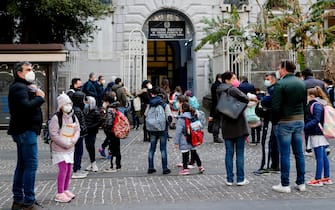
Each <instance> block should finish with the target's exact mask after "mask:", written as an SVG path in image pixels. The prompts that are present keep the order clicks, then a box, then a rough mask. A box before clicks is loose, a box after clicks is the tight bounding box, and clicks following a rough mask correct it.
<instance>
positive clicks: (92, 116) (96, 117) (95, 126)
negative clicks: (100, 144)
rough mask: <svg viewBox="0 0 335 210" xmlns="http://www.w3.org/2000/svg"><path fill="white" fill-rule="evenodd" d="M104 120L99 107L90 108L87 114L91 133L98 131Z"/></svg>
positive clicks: (88, 128)
mask: <svg viewBox="0 0 335 210" xmlns="http://www.w3.org/2000/svg"><path fill="white" fill-rule="evenodd" d="M102 122H103V120H102V117H101V114H100V112H99V111H98V110H97V109H92V110H90V111H89V112H88V113H87V115H86V125H87V130H88V132H89V133H98V131H99V127H100V126H101V124H102Z"/></svg>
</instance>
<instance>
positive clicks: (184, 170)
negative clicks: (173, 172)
mask: <svg viewBox="0 0 335 210" xmlns="http://www.w3.org/2000/svg"><path fill="white" fill-rule="evenodd" d="M178 174H179V175H182V176H184V175H189V174H190V169H183V170H180V171H179V173H178Z"/></svg>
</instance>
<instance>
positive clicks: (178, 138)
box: [174, 112, 193, 150]
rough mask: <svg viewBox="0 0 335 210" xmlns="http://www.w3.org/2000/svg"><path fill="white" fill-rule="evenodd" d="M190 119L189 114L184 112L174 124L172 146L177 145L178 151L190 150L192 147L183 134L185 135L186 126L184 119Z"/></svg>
mask: <svg viewBox="0 0 335 210" xmlns="http://www.w3.org/2000/svg"><path fill="white" fill-rule="evenodd" d="M186 118H188V119H190V120H191V119H192V116H191V113H190V112H184V113H182V114H181V115H179V116H177V124H176V134H175V137H174V144H178V145H179V150H190V149H192V148H193V146H192V145H191V144H190V143H188V142H187V140H186V137H185V133H186V126H185V119H186Z"/></svg>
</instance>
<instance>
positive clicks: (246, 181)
mask: <svg viewBox="0 0 335 210" xmlns="http://www.w3.org/2000/svg"><path fill="white" fill-rule="evenodd" d="M247 184H249V180H247V179H244V180H243V181H242V182H237V186H244V185H247Z"/></svg>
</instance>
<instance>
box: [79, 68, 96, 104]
mask: <svg viewBox="0 0 335 210" xmlns="http://www.w3.org/2000/svg"><path fill="white" fill-rule="evenodd" d="M95 80H96V79H95V73H94V72H91V73H90V75H89V77H88V80H87V82H85V84H84V85H83V90H82V91H83V92H84V93H85V94H86V95H87V96H92V97H94V98H95V100H97V97H98V94H97V89H96V87H95V84H94V83H95Z"/></svg>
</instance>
